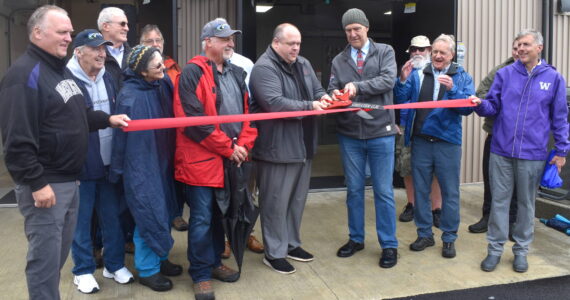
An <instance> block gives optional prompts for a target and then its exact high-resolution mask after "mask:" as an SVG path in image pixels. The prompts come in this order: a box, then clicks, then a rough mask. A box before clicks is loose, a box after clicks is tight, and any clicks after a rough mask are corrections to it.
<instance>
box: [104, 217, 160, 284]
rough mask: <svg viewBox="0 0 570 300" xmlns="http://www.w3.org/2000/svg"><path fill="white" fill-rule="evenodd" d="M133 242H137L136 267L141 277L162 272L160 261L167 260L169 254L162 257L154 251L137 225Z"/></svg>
mask: <svg viewBox="0 0 570 300" xmlns="http://www.w3.org/2000/svg"><path fill="white" fill-rule="evenodd" d="M133 243H134V244H135V268H136V269H137V272H139V277H150V276H152V275H154V274H156V273H158V272H160V262H161V261H163V260H166V259H167V258H168V255H166V256H163V257H161V256H158V254H156V253H154V251H152V249H150V247H149V246H148V245H147V244H146V243H145V241H144V239H143V238H142V237H141V236H140V234H139V228H138V227H137V226H135V230H134V232H133ZM103 253H105V252H103Z"/></svg>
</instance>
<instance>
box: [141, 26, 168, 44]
mask: <svg viewBox="0 0 570 300" xmlns="http://www.w3.org/2000/svg"><path fill="white" fill-rule="evenodd" d="M153 31H156V33H158V35H160V37H161V38H162V39H164V36H163V35H162V32H161V31H160V29H158V26H157V25H155V24H147V25H145V26H144V27H143V29H142V30H141V39H140V43H141V44H142V43H143V40H144V37H145V36H147V35H148V34H149V33H151V32H153Z"/></svg>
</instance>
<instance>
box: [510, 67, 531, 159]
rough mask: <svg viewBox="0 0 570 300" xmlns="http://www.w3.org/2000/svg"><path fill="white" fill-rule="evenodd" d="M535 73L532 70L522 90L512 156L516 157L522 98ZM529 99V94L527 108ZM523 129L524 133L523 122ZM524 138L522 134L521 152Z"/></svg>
mask: <svg viewBox="0 0 570 300" xmlns="http://www.w3.org/2000/svg"><path fill="white" fill-rule="evenodd" d="M534 74H535V72H534V71H533V72H531V74H530V75H529V77H528V79H527V81H526V83H525V85H524V88H523V92H522V95H521V103H519V109H518V111H517V121H516V123H515V132H514V134H515V136H514V140H513V151H512V153H511V156H512V157H515V144H516V140H517V128H518V126H519V114H520V111H521V104H522V99H524V95H525V92H526V90H527V88H528V84H529V83H530V81H531V80H532V77H533V76H534ZM528 101H530V100H529V96H527V108H528ZM527 111H528V109H527ZM525 117H526V112H525ZM522 131H523V133H524V124H523V129H522ZM522 139H523V137H522V135H521V141H520V147H519V153H520V151H521V149H522Z"/></svg>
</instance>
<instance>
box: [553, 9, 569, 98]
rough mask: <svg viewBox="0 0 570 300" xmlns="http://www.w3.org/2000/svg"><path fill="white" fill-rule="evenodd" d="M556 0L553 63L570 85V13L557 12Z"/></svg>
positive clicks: (567, 84)
mask: <svg viewBox="0 0 570 300" xmlns="http://www.w3.org/2000/svg"><path fill="white" fill-rule="evenodd" d="M559 1H560V0H556V1H554V2H555V5H554V7H553V11H554V22H553V23H554V24H553V33H554V34H553V39H552V40H553V41H552V42H553V45H552V46H553V47H552V48H553V50H552V65H554V67H556V69H557V70H558V71H559V72H560V73H562V75H564V78H565V79H566V86H567V87H568V86H570V83H569V81H570V51H569V50H568V49H570V15H561V14H559V13H558V12H557V9H556V7H558V2H559Z"/></svg>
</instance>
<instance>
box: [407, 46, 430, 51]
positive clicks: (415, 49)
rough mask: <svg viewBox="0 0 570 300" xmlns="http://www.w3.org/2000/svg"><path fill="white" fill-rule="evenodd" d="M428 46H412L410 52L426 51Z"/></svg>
mask: <svg viewBox="0 0 570 300" xmlns="http://www.w3.org/2000/svg"><path fill="white" fill-rule="evenodd" d="M427 48H428V47H414V46H412V47H410V53H414V52H416V51H420V52H424V51H426V49H427Z"/></svg>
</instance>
